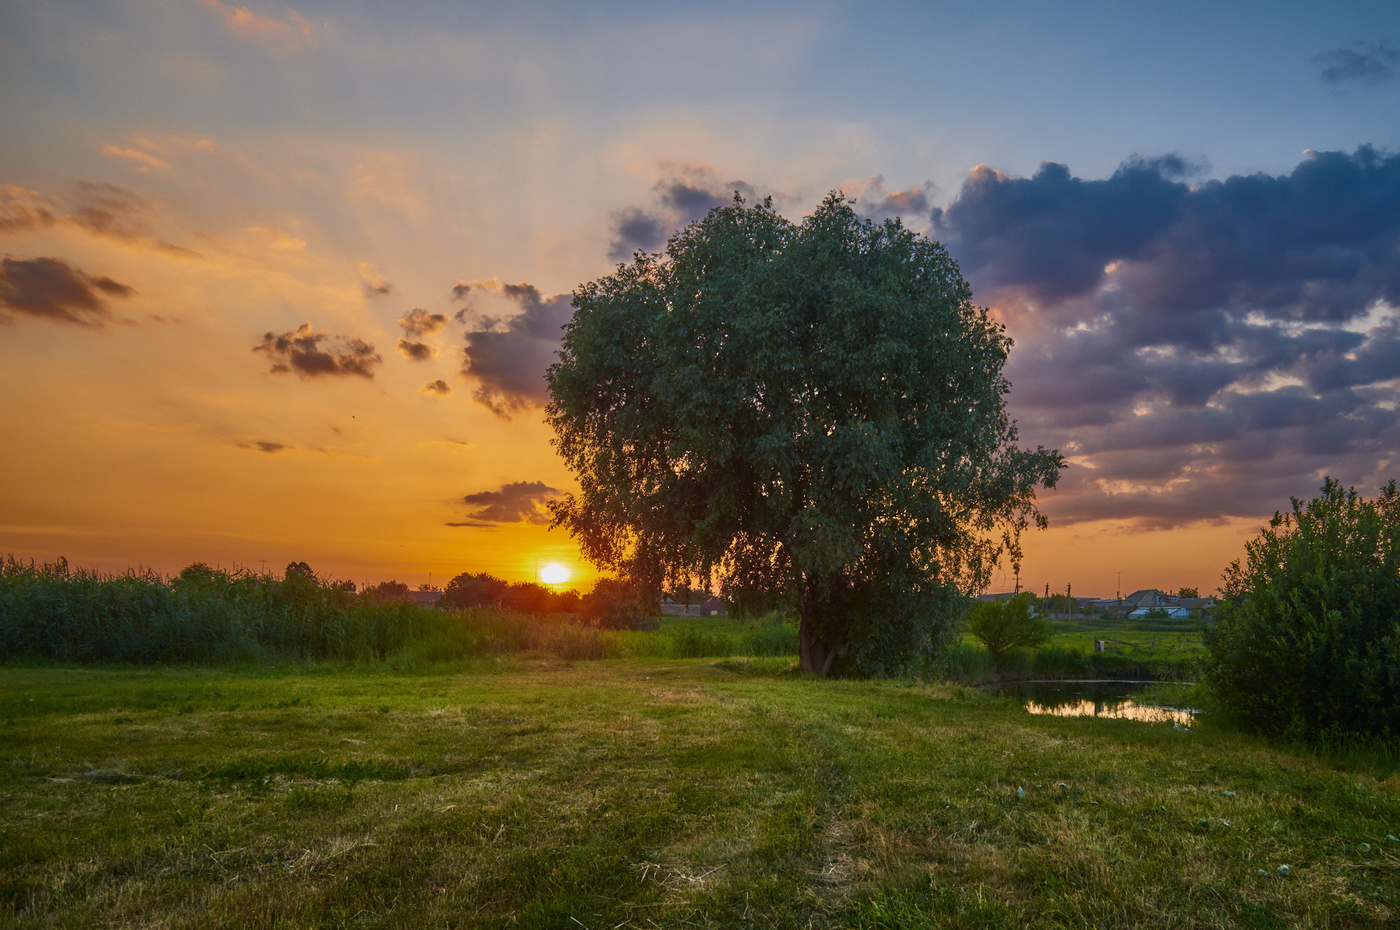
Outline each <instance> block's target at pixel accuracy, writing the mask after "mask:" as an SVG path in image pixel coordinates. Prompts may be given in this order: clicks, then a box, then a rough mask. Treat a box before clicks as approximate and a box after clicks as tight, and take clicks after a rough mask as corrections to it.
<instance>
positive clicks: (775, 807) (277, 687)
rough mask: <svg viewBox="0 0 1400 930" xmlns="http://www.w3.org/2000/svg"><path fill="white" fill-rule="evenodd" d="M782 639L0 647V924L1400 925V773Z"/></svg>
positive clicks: (1203, 727) (1207, 727) (1206, 727)
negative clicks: (1033, 704) (396, 662)
mask: <svg viewBox="0 0 1400 930" xmlns="http://www.w3.org/2000/svg"><path fill="white" fill-rule="evenodd" d="M787 664H788V663H787V660H782V659H769V660H761V659H760V660H746V659H729V660H721V661H718V662H716V661H714V660H674V659H672V660H655V661H653V660H646V659H624V660H604V661H595V662H578V663H568V662H563V661H559V660H555V659H542V658H538V657H536V658H531V657H525V656H511V657H503V658H501V659H499V660H484V661H478V662H474V663H468V664H458V665H450V666H440V667H437V668H435V669H431V670H425V669H421V668H420V669H418V670H416V671H415V670H411V669H400V670H394V669H392V668H391V667H389V666H358V667H354V666H349V667H336V666H331V665H310V666H306V667H293V668H275V669H273V668H253V667H236V666H233V667H224V668H220V669H213V670H210V669H195V668H175V669H159V668H157V669H114V668H108V669H92V668H53V667H48V668H21V667H14V666H10V667H0V759H2V760H3V761H2V762H0V924H4V925H7V926H17V927H92V926H160V927H234V926H237V927H246V926H266V927H273V926H285V927H497V926H512V925H513V926H521V927H561V928H562V927H568V928H573V930H577V928H578V927H579V926H583V927H587V928H595V930H597V928H605V927H606V928H619V927H794V928H795V927H840V926H856V927H872V928H873V927H987V926H993V927H995V926H1025V927H1084V926H1096V927H1251V928H1266V927H1353V926H1355V927H1361V926H1372V927H1385V926H1396V925H1397V921H1400V841H1395V840H1390V839H1387V837H1388V836H1393V835H1396V834H1400V776H1397V775H1396V774H1394V773H1393V772H1387V771H1382V770H1377V769H1375V768H1371V769H1366V768H1361V769H1357V770H1346V769H1342V768H1338V767H1336V765H1335V764H1329V763H1326V762H1322V761H1318V760H1317V759H1314V758H1307V757H1303V756H1299V755H1295V754H1290V753H1287V752H1284V751H1281V750H1277V749H1273V748H1270V747H1268V746H1267V745H1265V744H1263V743H1260V742H1257V741H1254V740H1252V739H1250V738H1248V737H1244V736H1241V735H1239V734H1237V733H1233V732H1230V731H1227V730H1224V729H1216V728H1213V727H1211V726H1210V725H1209V724H1207V723H1202V724H1199V725H1197V726H1196V727H1195V728H1194V729H1193V730H1192V731H1189V732H1185V731H1181V730H1177V729H1175V728H1173V727H1172V726H1170V725H1146V724H1139V723H1133V722H1129V721H1116V720H1104V719H1066V718H1056V717H1047V716H1031V715H1028V714H1026V713H1025V712H1024V711H1023V710H1021V709H1020V708H1019V707H1017V706H1015V705H1013V704H1011V703H1009V702H1006V701H1002V700H999V699H996V698H993V697H990V696H988V695H986V694H983V693H981V692H978V691H976V690H973V689H967V688H961V687H957V686H951V685H908V684H900V683H888V682H884V683H872V682H829V681H819V680H812V679H808V678H804V677H801V676H798V675H795V674H792V673H791V672H788V671H785V668H786V666H787ZM1018 789H1019V790H1018ZM1283 865H1286V866H1288V874H1287V875H1286V876H1284V875H1280V874H1279V871H1278V869H1279V867H1280V866H1283Z"/></svg>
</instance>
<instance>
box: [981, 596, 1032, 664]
mask: <svg viewBox="0 0 1400 930" xmlns="http://www.w3.org/2000/svg"><path fill="white" fill-rule="evenodd" d="M967 631H968V632H969V633H971V634H972V635H973V636H974V637H975V638H976V639H977V640H978V641H979V642H980V643H981V644H982V645H983V646H985V647H986V649H987V651H988V652H990V653H991V654H992V658H993V659H994V660H995V661H996V663H997V666H998V667H1000V666H1002V665H1004V664H1005V663H1006V660H1007V658H1008V657H1009V656H1010V655H1011V653H1012V652H1014V651H1015V650H1017V649H1035V648H1038V647H1040V646H1043V645H1045V643H1046V641H1047V640H1048V639H1049V638H1050V632H1051V631H1050V624H1049V623H1047V622H1046V621H1045V618H1043V617H1039V616H1037V615H1036V612H1035V597H1034V596H1033V595H1030V594H1018V595H1016V596H1015V597H1008V598H1002V599H1000V600H994V601H979V602H978V603H977V604H976V605H975V606H974V607H973V608H972V610H971V611H969V612H968V616H967Z"/></svg>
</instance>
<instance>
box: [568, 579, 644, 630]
mask: <svg viewBox="0 0 1400 930" xmlns="http://www.w3.org/2000/svg"><path fill="white" fill-rule="evenodd" d="M582 614H583V618H584V620H585V621H586V622H587V623H588V624H589V625H590V626H596V627H600V628H602V629H608V630H658V629H660V628H661V621H660V619H659V618H658V617H657V616H656V609H655V605H654V604H653V603H652V602H651V601H650V600H649V599H648V598H647V597H646V596H645V595H644V594H643V592H642V591H641V589H640V588H638V587H636V586H635V585H632V584H629V583H628V582H625V581H620V580H618V579H616V578H601V579H599V581H598V583H597V584H596V585H595V586H594V588H593V590H592V591H591V592H590V593H589V595H588V596H587V597H585V598H584V599H583V605H582Z"/></svg>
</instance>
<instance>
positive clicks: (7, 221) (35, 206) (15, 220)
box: [0, 184, 54, 233]
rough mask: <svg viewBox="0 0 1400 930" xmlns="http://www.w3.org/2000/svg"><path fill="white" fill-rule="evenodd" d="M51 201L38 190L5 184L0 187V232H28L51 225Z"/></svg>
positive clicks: (52, 216)
mask: <svg viewBox="0 0 1400 930" xmlns="http://www.w3.org/2000/svg"><path fill="white" fill-rule="evenodd" d="M53 210H54V207H53V202H52V201H51V200H49V199H48V198H47V197H45V196H44V195H42V194H40V193H39V192H38V191H31V190H27V189H25V188H23V187H16V186H14V185H13V184H6V185H5V186H4V187H0V233H19V232H28V231H30V230H34V229H42V228H45V227H48V226H52V225H53V222H54V214H53Z"/></svg>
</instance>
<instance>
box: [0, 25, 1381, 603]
mask: <svg viewBox="0 0 1400 930" xmlns="http://www.w3.org/2000/svg"><path fill="white" fill-rule="evenodd" d="M0 117H3V121H4V127H5V131H4V132H3V133H0V254H3V258H0V397H3V403H0V436H3V437H4V438H3V450H4V451H3V454H0V554H6V553H8V554H11V555H14V556H15V557H17V558H21V559H35V560H39V561H45V560H51V559H54V558H57V557H59V556H64V557H66V558H68V559H69V561H70V562H71V563H73V564H75V565H84V566H88V567H91V568H94V569H97V570H101V571H122V570H125V569H127V568H128V567H135V566H143V567H148V568H151V569H154V570H156V571H160V572H166V573H170V572H175V571H178V570H179V569H180V568H181V567H183V566H184V565H187V564H189V563H191V562H194V561H203V562H207V563H209V564H211V565H220V566H223V567H226V568H235V567H241V568H245V569H250V570H254V571H263V570H266V571H274V572H280V570H281V568H282V567H283V566H285V565H286V563H288V562H290V561H293V560H299V561H306V562H308V563H309V564H310V565H311V566H312V567H313V569H315V570H316V571H318V572H320V573H321V574H323V575H326V576H329V577H335V578H341V579H347V578H348V579H351V580H355V581H357V582H370V583H373V582H378V581H383V580H388V579H395V580H399V581H404V582H408V583H411V584H414V585H417V584H420V583H433V584H437V585H441V584H442V583H443V582H445V581H446V580H447V579H449V578H451V577H452V576H453V575H455V574H457V573H459V572H463V571H489V572H491V573H493V574H496V575H499V576H501V577H505V578H507V579H509V580H512V581H526V580H533V579H535V578H537V577H538V572H539V571H540V569H541V567H542V566H546V565H549V564H552V563H556V562H558V563H562V564H565V565H567V566H569V567H570V568H572V569H573V571H574V572H575V575H574V580H573V583H578V584H582V585H583V586H585V587H586V586H587V585H588V584H589V582H590V581H591V579H592V578H593V577H594V573H593V572H592V570H591V569H590V568H589V567H588V566H587V565H585V564H583V563H582V561H581V560H580V558H579V555H578V550H577V548H576V547H575V546H574V544H573V543H572V541H571V540H570V538H569V537H568V536H567V535H566V534H565V533H564V532H563V531H562V530H553V531H550V530H549V529H548V527H547V523H548V517H547V512H546V511H545V509H544V504H545V502H546V501H548V500H549V499H550V498H552V497H556V496H558V495H560V494H562V493H564V492H566V491H568V490H571V489H573V488H576V487H577V485H576V483H575V480H574V477H573V476H572V475H571V474H570V473H569V471H568V470H567V469H566V468H565V466H564V465H563V463H562V461H561V460H560V459H559V458H558V456H557V455H556V454H555V451H554V448H553V446H552V444H551V438H552V434H551V431H550V429H549V427H548V426H547V424H546V423H545V422H544V414H543V409H542V405H543V404H544V403H546V402H547V396H546V394H545V389H544V371H545V369H546V368H547V367H548V365H549V364H550V362H551V361H552V360H553V357H554V356H553V353H554V351H555V349H556V348H557V346H558V344H559V339H560V335H561V329H560V328H561V326H562V325H563V324H564V323H565V322H567V320H568V319H569V315H570V313H571V307H570V294H571V292H572V291H573V290H574V288H576V287H578V286H579V285H581V284H583V283H585V282H587V281H590V280H594V279H596V278H599V277H601V276H603V275H606V274H609V273H610V272H612V271H613V270H614V269H615V268H616V266H617V264H618V263H619V262H625V261H627V260H629V259H630V257H631V255H632V254H633V253H634V251H635V250H637V249H644V250H647V251H655V250H658V249H661V248H664V246H665V242H666V239H667V238H668V237H669V236H670V235H671V234H673V233H674V232H675V231H676V230H678V229H679V228H681V227H683V226H684V225H685V224H686V223H688V222H690V221H692V220H695V219H697V218H699V217H700V216H703V215H704V213H705V212H706V211H707V210H708V209H709V208H710V207H712V206H714V205H717V204H719V203H722V202H725V201H727V200H729V199H730V198H732V196H733V195H734V193H735V192H736V191H737V192H739V193H741V194H742V195H743V196H745V197H749V198H761V197H764V196H771V197H772V198H773V203H774V205H775V206H776V207H777V209H778V210H780V211H781V212H782V213H784V214H785V215H787V216H789V217H790V218H792V219H794V220H800V218H801V217H802V216H803V215H805V214H806V213H808V212H810V211H811V210H812V209H814V208H815V206H816V205H817V204H818V203H819V202H820V200H821V198H822V197H823V196H824V195H825V194H826V193H828V192H829V191H832V190H839V191H842V192H844V193H845V194H846V195H848V196H850V197H853V198H855V203H856V208H857V209H858V210H860V211H861V212H863V213H864V214H865V215H867V216H869V217H871V218H872V219H875V220H883V219H886V218H890V217H894V216H898V217H899V218H900V220H901V221H902V222H903V223H904V224H905V225H906V226H909V227H910V228H913V229H915V230H917V231H919V232H921V233H923V234H926V235H928V236H930V237H931V238H935V239H938V240H939V241H941V242H943V243H944V244H945V245H947V247H948V249H949V252H950V253H951V254H952V256H953V257H954V258H955V259H956V260H957V261H958V262H959V265H960V267H961V269H962V272H963V274H964V275H965V276H966V277H967V279H968V280H969V282H970V283H971V284H972V286H973V291H974V299H975V300H976V302H977V303H979V304H981V305H985V306H989V307H990V308H992V312H993V313H994V315H996V317H997V318H998V319H999V320H1001V321H1002V322H1004V323H1005V325H1006V327H1007V332H1008V333H1009V334H1010V335H1011V336H1012V338H1013V339H1014V340H1015V347H1014V348H1013V349H1012V352H1011V356H1010V360H1009V362H1008V365H1007V368H1006V373H1007V375H1008V377H1009V378H1010V380H1011V383H1012V385H1013V387H1012V390H1011V393H1010V394H1009V395H1008V397H1007V403H1008V407H1009V409H1010V411H1011V414H1012V416H1013V417H1014V418H1015V419H1016V420H1017V422H1018V423H1019V426H1020V434H1021V435H1020V441H1021V443H1022V444H1024V445H1029V446H1035V445H1044V446H1046V447H1048V448H1056V449H1059V450H1061V451H1062V452H1063V453H1064V454H1065V455H1066V456H1067V458H1068V460H1069V463H1070V467H1069V468H1068V469H1066V471H1065V472H1064V474H1063V477H1062V479H1061V482H1060V484H1059V486H1058V487H1057V488H1055V489H1054V490H1049V491H1044V492H1042V493H1041V495H1040V505H1041V508H1042V510H1043V512H1044V513H1045V514H1046V516H1047V517H1048V518H1049V520H1050V524H1051V528H1050V529H1049V530H1047V531H1044V532H1040V533H1036V534H1033V535H1032V536H1031V537H1030V538H1029V539H1028V540H1027V541H1026V558H1025V560H1024V563H1023V567H1022V572H1021V575H1020V578H1019V582H1020V583H1021V584H1022V585H1023V586H1024V587H1029V588H1031V589H1033V590H1037V591H1040V590H1043V589H1044V587H1045V586H1046V585H1049V586H1050V588H1051V589H1052V590H1054V591H1061V592H1062V591H1064V590H1065V589H1066V587H1067V586H1072V590H1073V592H1074V593H1075V594H1083V595H1099V596H1111V595H1112V594H1114V593H1115V592H1116V591H1118V590H1121V591H1123V592H1124V593H1126V592H1128V591H1131V590H1134V589H1138V588H1146V587H1158V588H1162V589H1167V590H1173V589H1177V588H1179V587H1182V586H1190V587H1197V588H1199V589H1200V590H1201V592H1202V593H1203V594H1204V593H1209V592H1212V591H1214V590H1215V589H1216V588H1217V586H1218V585H1219V583H1220V575H1221V572H1222V571H1223V569H1224V568H1225V567H1226V566H1227V565H1228V564H1229V562H1230V561H1231V560H1232V559H1235V558H1238V557H1240V556H1241V555H1242V554H1243V546H1244V542H1245V541H1246V540H1247V539H1249V538H1250V537H1251V536H1253V535H1254V534H1255V533H1257V531H1258V529H1259V528H1260V527H1261V526H1262V525H1264V524H1265V523H1266V522H1267V520H1268V518H1269V517H1270V516H1271V515H1272V514H1273V513H1274V512H1275V511H1276V510H1279V509H1287V507H1288V504H1289V499H1290V497H1301V498H1307V497H1310V496H1312V495H1313V494H1314V493H1315V492H1316V491H1317V489H1318V487H1319V486H1320V485H1321V482H1322V478H1323V476H1324V475H1332V476H1335V477H1337V478H1338V479H1340V480H1341V481H1342V482H1343V483H1345V484H1348V485H1354V486H1356V487H1357V488H1358V490H1360V491H1361V492H1362V493H1364V494H1367V495H1371V494H1374V493H1375V491H1376V489H1377V488H1378V487H1379V486H1381V485H1382V484H1383V483H1385V482H1386V481H1387V480H1390V479H1391V478H1395V477H1400V410H1397V401H1400V310H1397V307H1400V5H1396V4H1394V3H1390V2H1371V3H1345V2H1339V3H1333V4H1327V5H1322V4H1312V3H1280V2H1270V3H1263V2H1260V3H1231V2H1220V0H1217V2H1211V3H1193V2H1174V3H1124V2H1121V0H1116V2H1103V3H1093V2H1085V3H1076V4H1061V3H1048V2H1037V0H1022V2H1000V3H999V2H986V3H981V4H976V5H972V4H953V3H939V2H921V3H878V2H875V3H871V2H862V3H845V2H828V3H822V2H802V3H790V4H781V3H773V4H764V3H729V2H723V0H721V2H713V3H706V4H694V3H686V4H678V3H653V4H647V5H638V4H630V3H629V4H623V3H612V2H603V3H589V4H578V3H562V2H521V3H512V4H494V3H493V4H487V3H472V2H446V0H442V2H431V0H417V2H415V0H408V2H401V3H395V4H378V3H368V2H353V0H352V2H335V3H330V2H300V0H297V2H295V3H294V5H292V6H287V5H283V4H282V3H249V4H248V5H247V6H240V5H236V4H227V3H224V2H222V0H132V2H111V3H100V2H91V3H64V4H29V3H17V2H6V3H0ZM1016 581H1017V579H1015V578H1013V577H1011V576H1010V575H1009V573H1006V572H1002V573H1001V574H999V575H998V577H997V579H996V580H995V582H994V585H993V587H994V588H996V589H1000V590H1004V589H1009V588H1010V587H1012V585H1013V584H1015V583H1016Z"/></svg>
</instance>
